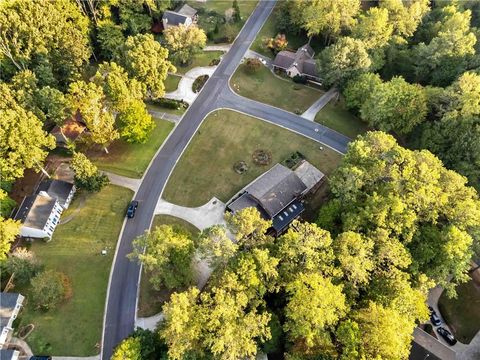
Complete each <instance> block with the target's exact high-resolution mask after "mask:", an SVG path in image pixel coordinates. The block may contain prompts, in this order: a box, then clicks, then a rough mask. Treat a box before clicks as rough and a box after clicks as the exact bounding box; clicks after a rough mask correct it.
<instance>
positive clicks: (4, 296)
mask: <svg viewBox="0 0 480 360" xmlns="http://www.w3.org/2000/svg"><path fill="white" fill-rule="evenodd" d="M23 299H24V297H23V295H20V294H18V293H7V292H0V318H7V319H10V317H11V316H12V314H13V311H14V310H15V307H16V306H17V303H20V304H22V303H23Z"/></svg>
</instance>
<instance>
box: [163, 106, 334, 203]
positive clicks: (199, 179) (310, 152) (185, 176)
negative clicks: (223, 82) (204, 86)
mask: <svg viewBox="0 0 480 360" xmlns="http://www.w3.org/2000/svg"><path fill="white" fill-rule="evenodd" d="M266 135H268V136H266ZM319 146H320V145H319V144H318V143H316V142H315V141H312V140H309V139H307V138H305V137H303V136H301V135H297V134H294V133H292V132H290V131H288V130H285V129H282V128H280V127H277V126H275V125H271V124H268V123H266V122H263V121H261V120H258V119H255V118H252V117H250V116H246V115H243V114H240V113H237V112H234V111H229V110H220V111H217V112H214V113H212V114H210V115H209V116H208V117H207V118H206V119H205V121H204V123H203V124H202V126H201V127H200V129H199V131H198V132H197V134H196V135H195V136H194V137H193V139H192V141H191V143H190V145H189V146H188V148H187V149H186V151H185V152H184V154H183V155H182V157H181V159H180V161H179V162H178V164H177V166H176V167H175V169H174V171H173V173H172V175H171V177H170V180H169V182H168V183H167V186H166V188H165V191H164V193H163V197H164V198H165V199H166V200H167V201H170V202H173V203H175V204H179V205H183V206H192V207H194V206H201V205H203V204H205V203H206V202H207V201H208V200H210V199H211V198H212V197H213V196H216V197H217V198H219V199H220V200H222V201H228V200H229V199H230V198H231V197H232V196H233V195H234V194H235V193H236V192H237V191H239V190H240V189H241V188H242V187H243V186H245V185H246V184H248V183H249V182H251V181H252V180H253V179H255V178H256V177H257V176H259V175H260V174H262V173H263V172H265V171H266V170H268V169H269V167H271V166H273V165H275V164H276V163H277V162H281V161H283V160H284V159H286V158H287V157H289V156H290V155H291V154H292V153H293V152H295V151H299V152H301V153H302V154H303V155H304V156H305V157H306V158H307V160H308V161H310V162H311V163H312V164H314V165H315V166H317V167H318V168H319V169H320V170H321V171H322V172H324V173H325V174H327V175H328V174H329V173H330V172H331V171H332V170H333V169H335V168H336V166H337V164H338V162H339V161H340V159H341V156H340V155H339V154H338V153H336V152H334V151H333V150H330V149H328V148H326V147H324V150H320V149H319ZM257 149H265V150H268V151H270V152H271V153H272V162H271V164H270V165H269V166H257V165H255V164H254V163H253V161H252V154H253V152H254V151H255V150H257ZM241 160H243V161H245V162H246V163H247V165H248V167H249V169H248V171H246V172H245V173H243V174H242V175H239V174H237V173H236V172H235V171H234V170H233V165H234V164H235V163H236V162H237V161H241Z"/></svg>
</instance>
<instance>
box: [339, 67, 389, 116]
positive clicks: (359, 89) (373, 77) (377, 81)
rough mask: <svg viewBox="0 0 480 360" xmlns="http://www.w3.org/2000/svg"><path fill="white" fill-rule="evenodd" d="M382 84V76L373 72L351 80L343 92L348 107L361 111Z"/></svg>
mask: <svg viewBox="0 0 480 360" xmlns="http://www.w3.org/2000/svg"><path fill="white" fill-rule="evenodd" d="M381 84H382V79H381V78H380V76H379V75H378V74H374V73H371V72H368V73H364V74H360V75H359V76H357V77H355V78H353V79H352V80H350V81H349V82H348V83H347V85H346V86H345V89H344V90H343V95H344V96H345V103H346V105H347V107H348V108H349V109H351V110H354V111H359V110H360V108H361V107H362V105H363V104H364V103H365V102H366V100H367V99H368V98H369V97H370V96H371V94H372V93H373V92H374V90H375V89H376V88H377V86H380V85H381Z"/></svg>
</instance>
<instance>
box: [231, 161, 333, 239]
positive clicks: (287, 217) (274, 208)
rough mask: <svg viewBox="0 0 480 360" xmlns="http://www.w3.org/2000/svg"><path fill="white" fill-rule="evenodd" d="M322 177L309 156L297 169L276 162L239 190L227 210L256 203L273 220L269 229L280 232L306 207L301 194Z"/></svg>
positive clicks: (313, 188)
mask: <svg viewBox="0 0 480 360" xmlns="http://www.w3.org/2000/svg"><path fill="white" fill-rule="evenodd" d="M323 177H324V174H323V173H322V172H321V171H320V170H318V169H317V168H315V167H314V166H313V165H312V164H310V163H309V162H308V161H306V160H302V161H301V162H300V164H299V165H298V166H297V167H296V169H295V170H291V169H289V168H287V167H285V166H283V165H281V164H276V165H275V166H273V167H272V168H271V169H270V170H268V171H267V172H265V173H263V174H262V175H260V176H259V177H258V178H257V179H255V180H254V181H253V182H251V183H250V184H249V185H247V186H246V187H245V188H244V189H243V190H242V191H240V193H238V194H237V195H236V196H235V197H234V199H233V200H232V201H231V202H230V203H229V204H228V205H227V211H231V212H236V211H240V210H242V209H244V208H247V207H255V208H256V209H257V210H258V211H259V212H260V214H261V215H262V217H263V218H264V219H266V220H272V228H271V229H270V231H271V232H272V233H274V234H276V235H278V234H280V233H282V232H283V231H284V230H285V229H286V228H287V227H288V225H289V224H290V223H291V222H292V221H293V220H294V219H296V218H297V217H298V216H299V215H300V214H301V213H302V212H303V211H304V210H305V207H304V206H303V203H302V198H303V197H304V196H305V195H306V194H307V193H309V192H311V191H313V190H315V188H316V187H318V186H319V184H320V183H321V181H322V179H323Z"/></svg>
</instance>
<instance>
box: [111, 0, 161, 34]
mask: <svg viewBox="0 0 480 360" xmlns="http://www.w3.org/2000/svg"><path fill="white" fill-rule="evenodd" d="M144 3H153V2H152V1H143V0H140V1H138V0H119V1H118V9H119V10H120V21H121V23H122V27H123V28H124V29H125V30H126V31H127V32H128V33H129V34H130V35H136V34H139V33H144V32H146V31H148V30H150V28H151V27H152V17H151V16H149V15H147V14H145V13H144V8H143V5H144Z"/></svg>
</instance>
